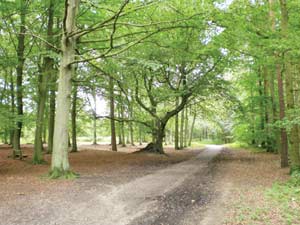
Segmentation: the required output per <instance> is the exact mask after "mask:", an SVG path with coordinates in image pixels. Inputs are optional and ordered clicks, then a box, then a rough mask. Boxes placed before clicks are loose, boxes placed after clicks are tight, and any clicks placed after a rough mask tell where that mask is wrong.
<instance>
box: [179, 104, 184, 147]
mask: <svg viewBox="0 0 300 225" xmlns="http://www.w3.org/2000/svg"><path fill="white" fill-rule="evenodd" d="M183 147H184V109H182V111H181V119H180V144H179V148H180V149H182V148H183Z"/></svg>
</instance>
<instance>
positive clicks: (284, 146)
mask: <svg viewBox="0 0 300 225" xmlns="http://www.w3.org/2000/svg"><path fill="white" fill-rule="evenodd" d="M276 71H277V81H278V97H279V118H280V120H281V121H282V120H283V119H284V118H285V103H284V91H283V80H282V73H281V68H280V65H279V64H277V65H276ZM280 136H281V143H280V144H281V147H280V156H281V167H282V168H284V167H287V166H288V165H289V163H288V139H287V132H286V129H285V128H281V129H280Z"/></svg>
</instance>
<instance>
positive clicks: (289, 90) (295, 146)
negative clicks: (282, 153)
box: [280, 0, 300, 173]
mask: <svg viewBox="0 0 300 225" xmlns="http://www.w3.org/2000/svg"><path fill="white" fill-rule="evenodd" d="M280 10H281V32H282V37H283V39H285V38H286V37H287V34H288V10H287V6H286V0H280ZM286 59H287V61H286V63H285V70H284V72H285V73H284V74H285V85H286V103H287V109H288V110H289V111H291V112H292V113H294V112H293V110H294V109H295V100H294V87H293V75H292V73H291V63H290V61H289V60H290V59H289V56H288V55H287V56H286ZM289 119H293V118H292V117H289ZM298 133H299V128H298V126H297V125H295V124H294V125H292V128H291V131H290V135H289V142H290V146H291V147H290V149H289V155H290V159H291V173H293V172H294V171H296V170H297V171H300V154H299V134H298Z"/></svg>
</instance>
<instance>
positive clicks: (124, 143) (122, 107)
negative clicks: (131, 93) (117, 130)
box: [120, 102, 126, 147]
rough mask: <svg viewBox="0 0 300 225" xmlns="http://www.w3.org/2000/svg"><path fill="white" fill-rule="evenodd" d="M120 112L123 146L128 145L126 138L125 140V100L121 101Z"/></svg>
mask: <svg viewBox="0 0 300 225" xmlns="http://www.w3.org/2000/svg"><path fill="white" fill-rule="evenodd" d="M120 113H121V119H122V121H121V137H122V147H126V140H125V124H124V121H123V119H124V106H123V102H121V103H120Z"/></svg>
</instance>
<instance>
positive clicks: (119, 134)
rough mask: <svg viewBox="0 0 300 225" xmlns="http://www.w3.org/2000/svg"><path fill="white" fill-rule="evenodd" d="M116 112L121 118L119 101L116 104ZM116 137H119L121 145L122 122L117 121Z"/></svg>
mask: <svg viewBox="0 0 300 225" xmlns="http://www.w3.org/2000/svg"><path fill="white" fill-rule="evenodd" d="M117 112H118V117H119V118H121V117H122V116H121V109H120V103H118V104H117ZM118 137H119V145H122V143H123V140H122V122H121V121H119V122H118Z"/></svg>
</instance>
